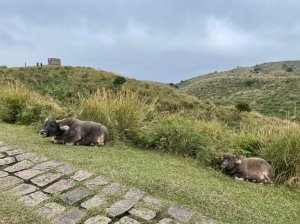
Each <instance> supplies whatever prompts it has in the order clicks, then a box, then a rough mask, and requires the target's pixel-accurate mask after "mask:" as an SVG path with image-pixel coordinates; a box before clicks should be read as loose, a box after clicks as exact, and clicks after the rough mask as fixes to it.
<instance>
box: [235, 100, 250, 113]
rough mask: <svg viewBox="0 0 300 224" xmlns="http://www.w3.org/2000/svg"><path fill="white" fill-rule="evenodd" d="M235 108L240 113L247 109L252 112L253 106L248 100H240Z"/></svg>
mask: <svg viewBox="0 0 300 224" xmlns="http://www.w3.org/2000/svg"><path fill="white" fill-rule="evenodd" d="M235 109H237V111H238V112H239V113H240V112H242V111H247V112H250V111H251V107H250V105H249V104H248V103H246V102H238V103H237V104H236V105H235Z"/></svg>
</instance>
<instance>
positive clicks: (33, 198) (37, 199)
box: [19, 191, 49, 207]
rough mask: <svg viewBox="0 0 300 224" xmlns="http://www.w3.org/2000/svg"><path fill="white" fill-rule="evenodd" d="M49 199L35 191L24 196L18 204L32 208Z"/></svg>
mask: <svg viewBox="0 0 300 224" xmlns="http://www.w3.org/2000/svg"><path fill="white" fill-rule="evenodd" d="M48 198H49V197H48V196H47V195H46V194H44V193H43V192H40V191H37V192H34V193H31V194H29V195H25V196H23V197H21V198H20V199H19V201H20V202H22V203H24V204H25V205H27V206H30V207H33V206H36V205H38V204H40V203H41V202H43V201H45V200H47V199H48Z"/></svg>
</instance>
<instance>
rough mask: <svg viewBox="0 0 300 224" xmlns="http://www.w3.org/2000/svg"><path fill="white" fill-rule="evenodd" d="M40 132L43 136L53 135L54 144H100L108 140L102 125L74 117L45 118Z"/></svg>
mask: <svg viewBox="0 0 300 224" xmlns="http://www.w3.org/2000/svg"><path fill="white" fill-rule="evenodd" d="M40 134H41V135H42V136H44V137H50V136H53V140H52V141H53V143H55V144H67V145H74V144H75V145H95V146H101V145H104V144H105V143H106V142H107V141H108V131H107V128H106V127H105V126H104V125H101V124H99V123H95V122H93V121H80V120H77V119H74V118H65V119H63V120H48V119H46V120H45V124H44V129H43V130H41V132H40Z"/></svg>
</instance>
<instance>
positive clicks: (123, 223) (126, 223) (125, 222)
mask: <svg viewBox="0 0 300 224" xmlns="http://www.w3.org/2000/svg"><path fill="white" fill-rule="evenodd" d="M115 224H140V222H138V221H136V220H135V219H132V218H130V217H128V216H124V217H123V218H121V219H120V220H119V221H117V222H115Z"/></svg>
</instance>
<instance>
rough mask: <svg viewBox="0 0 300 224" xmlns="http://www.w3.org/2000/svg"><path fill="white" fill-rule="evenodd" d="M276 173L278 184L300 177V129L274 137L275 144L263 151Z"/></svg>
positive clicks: (264, 156) (286, 131)
mask: <svg viewBox="0 0 300 224" xmlns="http://www.w3.org/2000/svg"><path fill="white" fill-rule="evenodd" d="M261 155H262V157H263V158H265V159H266V160H268V161H270V162H271V164H272V165H273V167H274V168H275V171H276V176H277V182H285V181H288V180H289V179H291V178H293V177H299V176H300V129H299V128H290V129H287V130H285V131H284V132H283V133H281V134H280V135H278V136H277V137H275V136H274V139H273V142H272V143H271V144H270V145H269V146H268V147H266V148H264V149H263V150H262V151H261Z"/></svg>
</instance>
